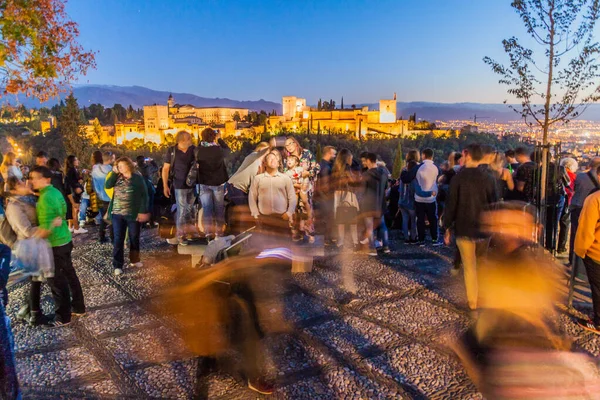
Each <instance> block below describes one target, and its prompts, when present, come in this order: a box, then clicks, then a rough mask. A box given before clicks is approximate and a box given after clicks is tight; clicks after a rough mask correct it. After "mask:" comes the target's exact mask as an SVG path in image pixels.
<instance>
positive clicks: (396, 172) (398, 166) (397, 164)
mask: <svg viewBox="0 0 600 400" xmlns="http://www.w3.org/2000/svg"><path fill="white" fill-rule="evenodd" d="M402 162H403V160H402V142H401V141H400V140H398V147H397V148H396V155H395V156H394V166H393V169H392V176H393V177H394V178H397V177H399V176H400V172H402Z"/></svg>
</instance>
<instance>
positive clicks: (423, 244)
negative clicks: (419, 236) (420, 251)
mask: <svg viewBox="0 0 600 400" xmlns="http://www.w3.org/2000/svg"><path fill="white" fill-rule="evenodd" d="M415 244H416V245H417V246H419V247H425V241H424V240H423V241H420V240H419V241H417V242H416V243H415Z"/></svg>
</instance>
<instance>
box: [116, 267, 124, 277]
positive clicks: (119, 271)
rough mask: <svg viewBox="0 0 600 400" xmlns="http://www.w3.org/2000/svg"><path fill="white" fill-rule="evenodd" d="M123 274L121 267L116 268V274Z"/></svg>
mask: <svg viewBox="0 0 600 400" xmlns="http://www.w3.org/2000/svg"><path fill="white" fill-rule="evenodd" d="M119 275H123V270H122V269H121V268H115V276H119Z"/></svg>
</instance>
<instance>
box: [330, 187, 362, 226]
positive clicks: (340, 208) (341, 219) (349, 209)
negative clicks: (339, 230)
mask: <svg viewBox="0 0 600 400" xmlns="http://www.w3.org/2000/svg"><path fill="white" fill-rule="evenodd" d="M335 204H336V205H337V206H336V208H335V222H336V223H337V224H338V225H353V224H355V223H356V218H357V217H358V200H357V199H356V194H354V193H353V192H350V191H341V190H338V191H336V192H335Z"/></svg>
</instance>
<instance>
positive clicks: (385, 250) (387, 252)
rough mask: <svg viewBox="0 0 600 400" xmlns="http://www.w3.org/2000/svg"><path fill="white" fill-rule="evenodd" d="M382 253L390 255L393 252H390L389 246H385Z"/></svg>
mask: <svg viewBox="0 0 600 400" xmlns="http://www.w3.org/2000/svg"><path fill="white" fill-rule="evenodd" d="M382 251H383V254H390V253H391V252H392V251H391V250H390V248H389V247H387V246H383V250H382Z"/></svg>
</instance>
